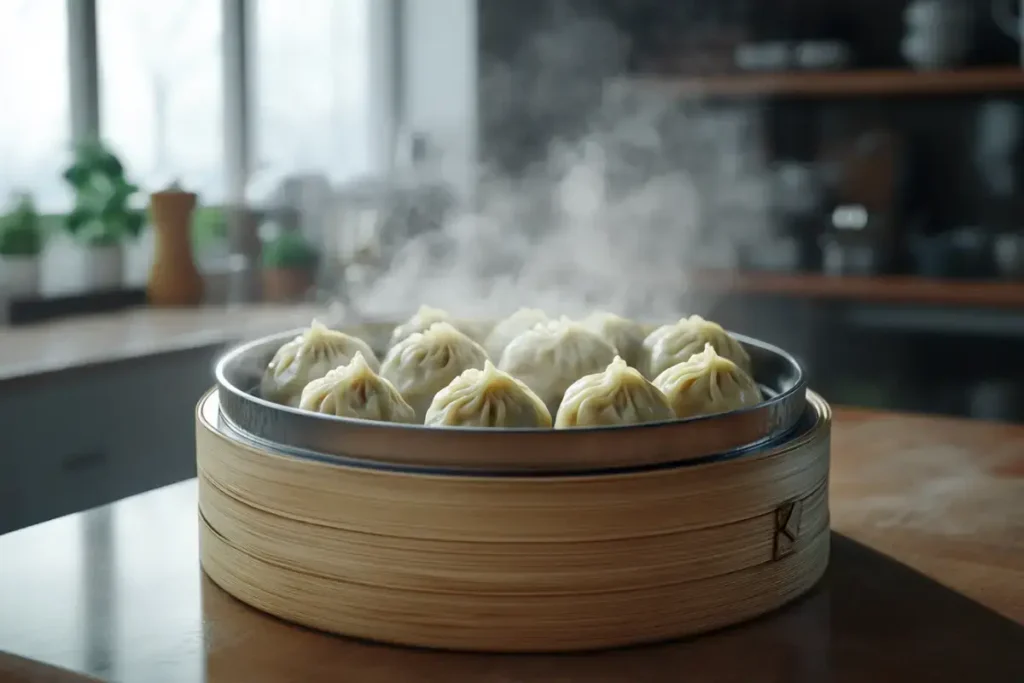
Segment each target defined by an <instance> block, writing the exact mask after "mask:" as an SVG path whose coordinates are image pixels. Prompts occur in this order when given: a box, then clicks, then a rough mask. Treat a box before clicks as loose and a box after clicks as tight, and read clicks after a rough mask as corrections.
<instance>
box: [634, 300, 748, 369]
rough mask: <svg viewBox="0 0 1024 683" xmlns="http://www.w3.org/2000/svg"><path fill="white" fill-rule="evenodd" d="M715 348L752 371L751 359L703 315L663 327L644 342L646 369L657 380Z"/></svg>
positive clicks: (735, 342) (738, 345)
mask: <svg viewBox="0 0 1024 683" xmlns="http://www.w3.org/2000/svg"><path fill="white" fill-rule="evenodd" d="M707 344H711V346H713V347H714V348H715V351H716V352H717V353H718V355H720V356H722V357H724V358H728V359H729V360H731V361H732V362H733V363H736V364H737V365H739V366H740V368H742V369H743V371H744V372H747V373H749V372H750V371H751V364H750V355H749V354H747V351H746V349H744V348H743V345H742V344H740V343H739V342H738V341H736V340H735V339H733V338H732V336H730V334H729V333H728V332H726V331H725V330H724V329H723V328H722V326H721V325H719V324H718V323H714V322H711V321H710V320H705V319H704V318H702V317H700V316H699V315H691V316H690V317H689V318H682V319H681V320H679V322H677V323H672V324H669V325H662V326H661V327H659V328H658V329H656V330H654V332H651V333H650V334H649V335H648V336H647V338H646V339H645V340H644V344H643V346H644V357H645V360H644V363H643V367H642V369H643V370H644V374H645V375H646V376H647V378H648V379H654V378H655V377H657V376H658V375H659V374H661V373H662V372H664V371H665V370H667V369H668V368H670V367H672V366H674V365H678V364H679V363H683V362H685V361H688V360H689V359H690V356H692V355H694V354H697V353H700V352H701V351H703V350H704V346H705V345H707Z"/></svg>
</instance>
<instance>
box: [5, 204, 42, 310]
mask: <svg viewBox="0 0 1024 683" xmlns="http://www.w3.org/2000/svg"><path fill="white" fill-rule="evenodd" d="M45 241H46V240H45V232H44V230H43V226H42V221H41V220H40V217H39V212H38V211H36V205H35V202H34V201H33V199H32V196H31V195H29V194H24V193H20V194H16V195H14V197H13V198H12V206H11V210H10V211H8V212H7V213H6V214H4V215H3V216H0V291H3V292H4V294H6V295H7V296H10V297H22V296H35V295H37V294H38V293H39V281H40V274H39V273H40V268H39V256H40V254H41V253H42V251H43V245H44V244H45Z"/></svg>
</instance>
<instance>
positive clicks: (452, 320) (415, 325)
mask: <svg viewBox="0 0 1024 683" xmlns="http://www.w3.org/2000/svg"><path fill="white" fill-rule="evenodd" d="M434 323H449V324H451V325H452V326H453V327H454V328H455V329H457V330H458V331H459V332H462V333H463V334H465V335H466V336H467V337H469V338H470V339H472V340H473V341H475V342H476V343H478V344H483V342H484V340H486V339H487V335H488V334H490V332H491V330H492V329H493V328H494V324H493V323H490V322H487V321H483V320H472V319H468V318H456V317H454V316H452V315H451V314H450V313H449V312H448V311H445V310H442V309H440V308H433V307H431V306H427V305H423V306H420V307H419V309H418V310H417V311H416V312H415V313H414V314H413V315H412V316H411V317H410V318H409V319H408V320H406V321H405V322H404V323H402V324H401V325H398V326H397V327H395V329H394V330H392V332H391V341H390V342H389V343H388V348H391V347H392V346H394V345H395V344H397V343H398V342H400V341H402V340H403V339H405V338H406V337H408V336H409V335H410V334H414V333H416V332H426V331H427V330H429V329H430V326H431V325H433V324H434Z"/></svg>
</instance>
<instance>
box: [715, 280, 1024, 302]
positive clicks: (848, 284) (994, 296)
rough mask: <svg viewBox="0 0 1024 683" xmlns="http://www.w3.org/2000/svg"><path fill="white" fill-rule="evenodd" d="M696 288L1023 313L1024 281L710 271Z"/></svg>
mask: <svg viewBox="0 0 1024 683" xmlns="http://www.w3.org/2000/svg"><path fill="white" fill-rule="evenodd" d="M696 287H697V288H698V289H704V290H708V289H713V290H715V291H720V292H729V293H737V294H750V295H776V296H780V295H781V296H792V297H801V298H811V299H832V300H847V301H869V302H876V303H890V304H919V305H929V306H961V307H968V306H969V307H976V308H1011V309H1017V310H1021V311H1024V281H1018V282H1013V281H976V280H940V279H933V278H924V277H914V276H898V275H886V276H875V277H862V276H858V277H853V276H830V275H818V274H809V273H808V274H783V273H738V272H727V271H706V272H703V273H701V274H699V275H698V277H697V280H696Z"/></svg>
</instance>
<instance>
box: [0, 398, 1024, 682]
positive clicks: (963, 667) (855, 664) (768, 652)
mask: <svg viewBox="0 0 1024 683" xmlns="http://www.w3.org/2000/svg"><path fill="white" fill-rule="evenodd" d="M831 495H832V501H831V509H832V526H833V530H834V533H833V546H832V547H833V553H832V563H831V566H830V569H829V572H828V574H827V576H826V578H825V579H824V580H823V582H822V583H821V584H820V585H819V586H818V587H817V588H816V589H815V590H814V591H813V592H812V594H811V595H809V596H807V597H806V598H804V599H802V600H800V601H798V602H797V603H796V604H794V605H792V606H790V607H789V608H786V609H783V610H781V611H780V612H778V613H775V614H773V615H769V616H767V617H764V618H762V619H758V620H756V621H754V622H751V623H749V624H746V625H742V626H739V627H736V628H732V629H728V630H725V631H722V632H719V633H715V634H710V635H707V636H704V637H701V638H696V639H693V640H690V641H686V642H678V643H668V644H663V645H657V646H651V647H641V648H634V649H629V650H620V651H612V652H603V653H596V654H590V655H580V656H571V657H564V656H561V657H560V656H487V655H479V654H477V655H466V654H453V653H443V652H431V651H423V650H411V649H402V648H394V647H387V646H383V645H375V644H371V643H365V642H356V641H352V640H347V639H344V638H337V637H333V636H328V635H324V634H320V633H315V632H311V631H307V630H305V629H302V628H299V627H295V626H291V625H288V624H286V623H283V622H281V621H278V620H276V619H273V618H270V617H267V616H264V615H263V614H261V613H259V612H257V611H255V610H253V609H250V608H248V607H245V606H243V605H242V604H241V603H239V602H237V601H235V600H234V599H232V598H230V597H228V596H227V595H226V594H225V593H223V592H222V591H220V590H219V589H218V588H216V587H215V586H213V585H212V584H211V583H210V582H209V581H208V580H206V579H205V578H204V577H203V575H202V573H201V571H200V568H199V566H198V562H197V540H196V517H195V508H196V489H195V482H194V481H190V482H185V483H183V484H178V485H175V486H171V487H167V488H164V489H160V490H157V491H153V492H150V493H146V494H143V495H140V496H136V497H134V498H129V499H127V500H124V501H121V502H119V503H116V504H114V505H111V506H107V507H104V508H99V509H97V510H94V511H90V512H86V513H82V514H77V515H72V516H69V517H65V518H62V519H59V520H55V521H52V522H48V523H46V524H42V525H39V526H36V527H32V528H29V529H24V530H22V531H18V532H15V533H12V534H8V535H6V536H3V537H0V558H2V560H0V651H2V652H6V653H8V654H0V680H2V681H43V680H48V681H63V680H67V681H81V680H85V679H83V678H81V677H80V676H78V675H73V674H72V673H70V672H65V673H63V674H62V673H61V672H59V671H57V672H55V671H54V670H53V669H49V668H47V665H54V666H59V667H66V668H67V669H69V670H70V671H71V672H77V673H78V674H88V675H93V676H96V677H98V678H103V679H115V680H118V681H129V682H132V681H139V682H145V683H161V682H163V681H168V682H170V681H173V682H175V683H188V682H190V681H224V682H231V683H236V682H239V681H245V683H263V682H270V681H296V680H301V681H306V682H309V683H315V682H316V681H336V680H351V681H358V682H359V683H386V682H391V681H394V682H395V683H400V682H401V683H406V682H412V681H445V683H459V682H461V681H466V682H467V683H468V682H470V681H471V682H473V683H498V682H499V681H500V682H502V683H520V682H522V683H526V682H527V681H550V682H552V683H553V682H554V681H559V682H569V681H580V683H614V682H617V681H622V682H624V683H625V682H627V681H640V680H643V681H647V682H651V683H659V682H661V681H665V682H666V683H667V682H669V681H673V682H674V681H679V680H683V679H684V678H685V679H687V680H689V679H691V678H692V679H693V680H716V681H739V682H743V683H757V682H758V681H773V682H775V681H778V682H786V683H804V682H806V683H817V682H819V681H836V682H843V681H870V682H871V683H886V682H887V681H894V682H895V681H900V682H901V683H902V682H904V681H929V683H931V682H936V681H950V682H955V683H963V682H964V681H985V682H986V683H1001V682H1004V681H1005V682H1006V683H1012V682H1015V683H1020V681H1024V625H1022V624H1024V505H1022V501H1024V427H1018V426H1009V425H999V424H992V423H982V422H969V421H963V420H954V419H942V418H930V417H919V416H909V415H902V414H890V413H878V412H868V411H854V410H842V409H840V410H837V411H836V423H835V429H834V434H833V469H832V480H831ZM27 660H36V662H35V663H33V662H31V661H27ZM43 663H45V664H43Z"/></svg>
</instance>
